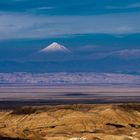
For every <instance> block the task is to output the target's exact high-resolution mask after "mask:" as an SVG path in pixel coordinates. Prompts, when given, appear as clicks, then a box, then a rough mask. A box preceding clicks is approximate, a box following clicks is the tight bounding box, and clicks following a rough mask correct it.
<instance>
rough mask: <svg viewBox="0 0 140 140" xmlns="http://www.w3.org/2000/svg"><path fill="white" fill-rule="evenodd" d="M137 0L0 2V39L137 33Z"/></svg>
mask: <svg viewBox="0 0 140 140" xmlns="http://www.w3.org/2000/svg"><path fill="white" fill-rule="evenodd" d="M139 19H140V1H139V0H117V1H115V0H82V1H81V0H71V1H66V0H38V1H34V0H1V1H0V39H1V40H3V39H23V38H27V39H29V38H30V39H32V38H52V37H63V36H68V35H75V34H91V33H93V34H95V33H101V34H102V33H103V34H132V33H139V32H140V26H139V25H140V20H139Z"/></svg>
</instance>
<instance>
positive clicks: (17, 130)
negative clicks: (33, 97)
mask: <svg viewBox="0 0 140 140" xmlns="http://www.w3.org/2000/svg"><path fill="white" fill-rule="evenodd" d="M0 114H1V119H0V138H1V137H8V138H9V137H11V138H19V139H27V140H139V139H140V104H118V105H111V104H110V105H105V104H103V105H59V106H26V107H22V108H19V109H13V110H12V109H11V110H7V111H6V110H3V111H2V110H1V112H0Z"/></svg>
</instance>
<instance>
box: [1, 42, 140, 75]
mask: <svg viewBox="0 0 140 140" xmlns="http://www.w3.org/2000/svg"><path fill="white" fill-rule="evenodd" d="M26 51H28V49H27V50H26ZM17 53H18V52H17ZM134 54H135V55H134ZM138 54H139V51H138V50H132V51H131V52H130V51H128V50H123V51H117V52H108V53H106V54H104V53H102V52H96V51H90V48H87V49H86V50H84V52H79V51H76V49H73V48H67V47H66V46H63V45H61V44H59V43H57V42H54V43H52V44H50V45H48V46H47V47H44V48H42V49H39V50H36V51H34V52H32V53H28V55H25V56H24V57H22V56H21V57H19V58H14V59H0V72H108V73H112V72H115V73H133V74H136V73H139V72H140V71H139V69H140V64H139V60H140V57H139V55H138ZM7 57H8V56H7Z"/></svg>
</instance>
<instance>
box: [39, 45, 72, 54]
mask: <svg viewBox="0 0 140 140" xmlns="http://www.w3.org/2000/svg"><path fill="white" fill-rule="evenodd" d="M40 52H43V53H45V52H64V53H70V52H71V51H70V50H69V49H67V48H66V47H64V46H63V45H61V44H59V43H56V42H54V43H52V44H50V45H49V46H47V47H46V48H44V49H42V50H41V51H40Z"/></svg>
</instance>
